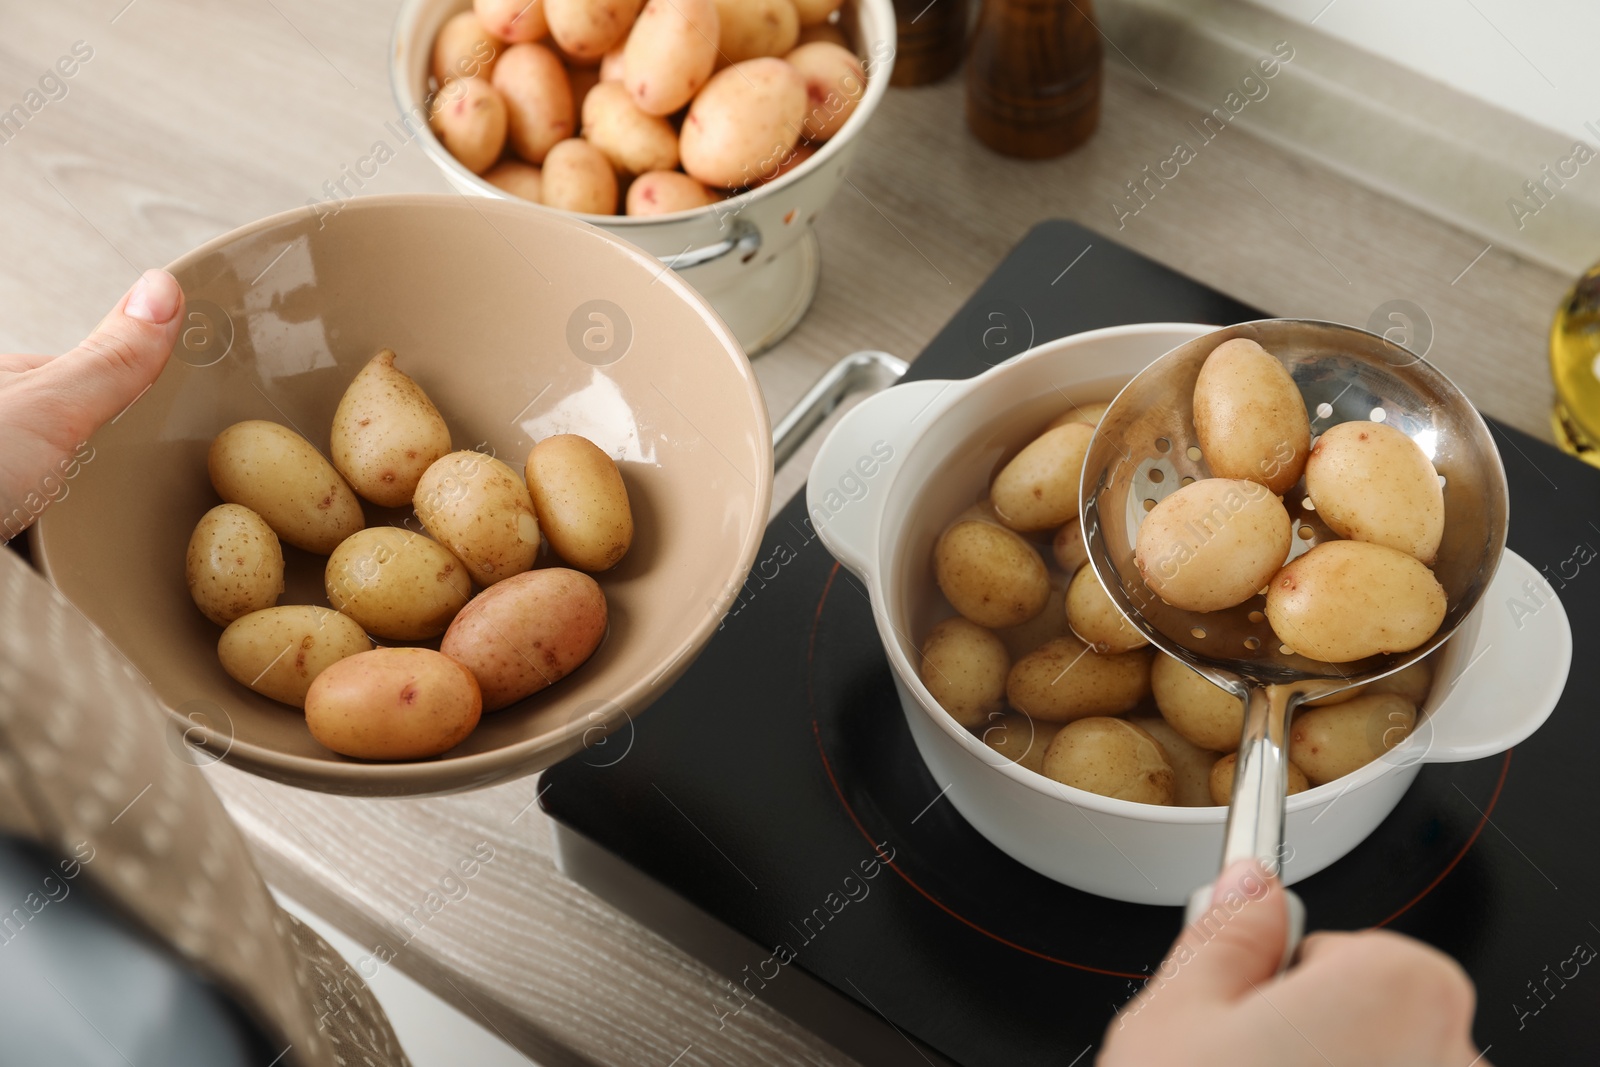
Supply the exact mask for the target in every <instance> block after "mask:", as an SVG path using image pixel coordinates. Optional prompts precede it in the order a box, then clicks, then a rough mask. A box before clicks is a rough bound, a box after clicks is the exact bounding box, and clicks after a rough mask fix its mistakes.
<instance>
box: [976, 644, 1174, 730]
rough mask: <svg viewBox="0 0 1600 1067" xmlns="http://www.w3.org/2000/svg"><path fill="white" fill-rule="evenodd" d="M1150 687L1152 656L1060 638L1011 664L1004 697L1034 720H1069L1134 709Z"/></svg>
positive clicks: (1120, 712) (1116, 713) (1114, 713)
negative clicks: (1098, 649)
mask: <svg viewBox="0 0 1600 1067" xmlns="http://www.w3.org/2000/svg"><path fill="white" fill-rule="evenodd" d="M1149 692H1150V655H1149V653H1146V652H1118V653H1112V654H1107V655H1101V654H1100V653H1098V652H1095V651H1093V650H1092V649H1090V648H1089V646H1088V645H1085V644H1084V643H1083V642H1082V641H1079V640H1078V639H1077V638H1076V637H1058V638H1056V639H1055V640H1054V641H1051V642H1049V643H1048V644H1045V645H1042V646H1040V647H1039V648H1036V649H1034V650H1033V651H1032V652H1030V653H1028V654H1027V655H1026V656H1023V657H1022V658H1021V659H1019V660H1017V662H1015V663H1013V664H1012V665H1011V672H1010V673H1009V674H1008V675H1006V699H1007V700H1008V701H1010V703H1011V706H1012V707H1013V708H1016V709H1017V710H1018V711H1020V712H1022V713H1023V714H1024V715H1026V716H1028V717H1029V718H1031V719H1039V720H1043V721H1045V722H1071V721H1072V720H1074V719H1081V718H1084V717H1085V716H1088V715H1120V714H1122V713H1123V712H1125V711H1131V710H1132V709H1133V708H1134V706H1135V705H1137V704H1138V703H1139V701H1141V700H1143V699H1144V698H1145V696H1146V695H1147V694H1148V693H1149Z"/></svg>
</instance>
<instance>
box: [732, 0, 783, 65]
mask: <svg viewBox="0 0 1600 1067" xmlns="http://www.w3.org/2000/svg"><path fill="white" fill-rule="evenodd" d="M716 4H717V23H718V25H719V26H720V27H721V30H722V32H721V33H720V34H719V35H718V37H717V64H718V66H723V65H726V64H729V63H742V62H744V61H745V60H747V59H759V58H760V57H762V56H781V55H783V54H785V53H786V52H789V51H791V50H792V49H793V48H794V46H795V44H796V42H798V41H799V40H800V16H799V14H798V13H797V12H796V11H795V9H794V3H793V0H716Z"/></svg>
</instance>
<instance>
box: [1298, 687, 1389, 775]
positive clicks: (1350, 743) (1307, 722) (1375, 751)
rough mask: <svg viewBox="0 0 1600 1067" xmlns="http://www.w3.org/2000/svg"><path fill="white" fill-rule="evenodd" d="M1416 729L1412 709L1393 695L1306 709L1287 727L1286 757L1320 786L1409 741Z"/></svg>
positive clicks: (1371, 696) (1375, 696)
mask: <svg viewBox="0 0 1600 1067" xmlns="http://www.w3.org/2000/svg"><path fill="white" fill-rule="evenodd" d="M1416 725H1417V707H1416V705H1415V704H1413V703H1411V701H1409V700H1407V699H1406V698H1405V697H1403V696H1399V695H1397V694H1394V693H1378V694H1374V695H1370V696H1363V697H1357V698H1356V699H1355V700H1347V701H1345V702H1344V703H1343V704H1335V705H1333V707H1331V708H1310V709H1308V710H1306V711H1302V712H1301V713H1300V714H1299V715H1297V716H1296V717H1295V720H1294V723H1293V725H1291V726H1290V727H1289V759H1290V760H1291V761H1292V762H1293V763H1294V764H1296V765H1297V766H1299V768H1300V769H1301V770H1303V771H1305V773H1306V777H1307V778H1309V779H1311V781H1313V782H1315V783H1316V784H1317V785H1323V784H1324V783H1327V782H1331V781H1333V780H1334V779H1336V778H1343V777H1344V776H1345V775H1347V774H1349V773H1350V772H1352V771H1356V770H1360V769H1361V768H1362V767H1365V766H1366V765H1367V764H1369V763H1371V762H1372V761H1373V760H1375V759H1377V758H1378V757H1379V756H1381V755H1383V754H1384V753H1385V752H1388V751H1389V750H1390V749H1391V748H1393V747H1394V746H1396V745H1398V744H1399V743H1400V742H1402V741H1404V740H1405V739H1406V738H1408V737H1410V736H1411V731H1412V730H1413V729H1415V728H1416Z"/></svg>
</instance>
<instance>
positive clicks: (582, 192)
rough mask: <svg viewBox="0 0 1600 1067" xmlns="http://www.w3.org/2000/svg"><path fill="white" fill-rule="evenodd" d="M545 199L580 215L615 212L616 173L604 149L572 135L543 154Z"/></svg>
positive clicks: (553, 204) (611, 213)
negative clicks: (601, 149)
mask: <svg viewBox="0 0 1600 1067" xmlns="http://www.w3.org/2000/svg"><path fill="white" fill-rule="evenodd" d="M542 175H543V179H544V202H545V203H546V204H548V205H549V206H550V207H555V208H560V209H561V210H563V211H576V212H578V213H579V214H581V215H615V214H616V213H617V173H616V171H615V170H613V169H612V167H611V160H609V159H607V158H606V155H605V153H604V152H602V151H600V149H598V148H596V147H595V146H594V145H592V144H590V143H589V142H588V141H584V140H580V139H578V138H572V139H570V140H566V141H562V142H561V143H560V144H558V145H555V146H554V147H552V148H551V149H550V151H549V153H548V154H547V155H546V156H545V157H544V170H543V172H542Z"/></svg>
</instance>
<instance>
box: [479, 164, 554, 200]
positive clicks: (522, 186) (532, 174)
mask: <svg viewBox="0 0 1600 1067" xmlns="http://www.w3.org/2000/svg"><path fill="white" fill-rule="evenodd" d="M483 180H484V181H486V182H488V183H489V184H490V185H492V186H494V187H495V188H496V189H502V190H504V191H505V192H508V193H510V194H511V195H512V196H516V197H521V198H522V199H523V200H531V201H533V202H534V203H535V204H540V203H543V202H544V200H543V193H542V192H541V190H542V189H543V188H544V181H543V179H542V178H541V177H540V175H539V168H538V167H536V166H534V165H533V164H532V163H523V162H522V161H521V160H516V159H507V160H504V161H502V162H500V163H496V164H495V165H494V166H492V167H490V168H489V169H488V170H486V171H484V172H483Z"/></svg>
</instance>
